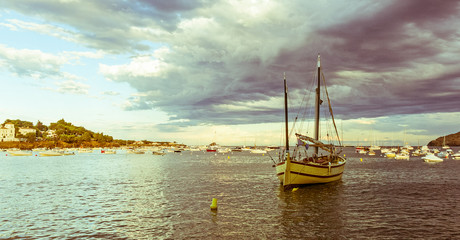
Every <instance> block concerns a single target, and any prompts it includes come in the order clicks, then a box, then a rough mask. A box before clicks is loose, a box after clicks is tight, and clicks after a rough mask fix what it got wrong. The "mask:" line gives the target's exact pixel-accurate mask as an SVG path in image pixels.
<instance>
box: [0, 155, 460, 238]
mask: <svg viewBox="0 0 460 240" xmlns="http://www.w3.org/2000/svg"><path fill="white" fill-rule="evenodd" d="M454 151H457V150H456V149H455V150H454ZM343 154H346V155H347V158H348V160H347V164H346V167H345V172H344V174H343V177H342V180H340V181H337V182H334V183H329V184H319V185H311V186H306V187H301V188H299V189H298V190H297V191H294V192H293V191H290V190H288V191H285V190H284V189H283V187H282V186H280V183H279V181H278V179H277V177H276V175H275V169H274V167H273V166H272V165H273V162H272V160H271V159H270V157H268V155H267V154H264V155H262V154H251V153H245V152H234V153H227V154H216V153H206V152H182V153H169V154H167V155H165V156H158V155H152V154H143V155H138V154H126V153H123V152H119V153H117V154H115V155H104V154H100V153H89V154H88V153H82V154H76V155H71V156H59V157H39V156H35V154H34V156H27V157H13V156H6V153H5V152H0V196H1V201H0V239H39V238H41V239H43V238H45V239H47V238H58V239H87V238H93V239H98V238H99V239H367V238H375V239H414V238H422V239H433V238H435V239H453V238H458V236H460V204H459V201H460V177H459V176H460V175H459V173H460V160H451V159H448V160H445V161H444V162H442V163H434V164H433V163H425V162H423V160H421V158H420V157H411V158H410V160H394V159H386V158H384V157H382V156H379V151H377V154H376V156H372V157H370V156H367V157H366V156H365V155H358V154H356V153H354V149H353V148H349V149H346V150H345V152H344V153H343ZM271 155H276V154H275V153H273V152H272V153H271ZM361 158H362V161H361ZM213 198H216V199H217V206H218V209H217V211H211V210H210V204H211V203H212V199H213Z"/></svg>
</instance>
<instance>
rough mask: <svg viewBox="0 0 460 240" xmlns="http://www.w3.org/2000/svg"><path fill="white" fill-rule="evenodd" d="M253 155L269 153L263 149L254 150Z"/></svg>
mask: <svg viewBox="0 0 460 240" xmlns="http://www.w3.org/2000/svg"><path fill="white" fill-rule="evenodd" d="M251 153H257V154H264V153H267V151H265V150H263V149H257V148H255V149H252V150H251Z"/></svg>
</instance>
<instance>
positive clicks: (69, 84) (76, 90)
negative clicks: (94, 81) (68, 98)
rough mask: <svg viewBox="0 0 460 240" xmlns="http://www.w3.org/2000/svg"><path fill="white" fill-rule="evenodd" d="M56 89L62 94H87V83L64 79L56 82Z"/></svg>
mask: <svg viewBox="0 0 460 240" xmlns="http://www.w3.org/2000/svg"><path fill="white" fill-rule="evenodd" d="M56 86H57V89H56V91H57V92H59V93H63V94H76V95H87V94H88V89H89V88H90V86H89V85H86V84H83V83H80V82H76V81H73V80H66V81H62V82H57V83H56Z"/></svg>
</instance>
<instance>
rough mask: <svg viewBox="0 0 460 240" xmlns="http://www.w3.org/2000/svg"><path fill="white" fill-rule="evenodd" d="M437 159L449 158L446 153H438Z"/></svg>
mask: <svg viewBox="0 0 460 240" xmlns="http://www.w3.org/2000/svg"><path fill="white" fill-rule="evenodd" d="M438 157H440V158H449V153H448V152H447V151H442V152H439V153H438Z"/></svg>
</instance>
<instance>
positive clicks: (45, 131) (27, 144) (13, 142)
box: [0, 119, 185, 149]
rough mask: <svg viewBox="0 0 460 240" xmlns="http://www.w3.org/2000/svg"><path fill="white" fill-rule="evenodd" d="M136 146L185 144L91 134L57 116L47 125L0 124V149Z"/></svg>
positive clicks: (13, 121)
mask: <svg viewBox="0 0 460 240" xmlns="http://www.w3.org/2000/svg"><path fill="white" fill-rule="evenodd" d="M126 145H137V146H175V147H181V146H185V145H183V144H178V143H176V142H173V143H171V142H152V141H148V140H142V141H135V140H121V139H113V137H111V136H108V135H104V134H103V133H95V132H92V131H90V130H87V129H85V128H84V127H79V126H74V125H73V124H72V123H69V122H65V121H64V119H61V120H59V121H57V122H55V123H51V124H50V126H46V125H44V124H42V123H41V122H40V121H38V122H37V124H36V125H34V124H33V123H32V122H28V121H22V120H19V119H18V120H9V119H7V120H6V121H5V122H4V123H3V124H0V148H21V149H32V148H36V147H43V148H54V147H120V146H126Z"/></svg>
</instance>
